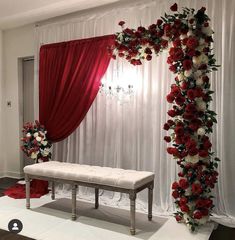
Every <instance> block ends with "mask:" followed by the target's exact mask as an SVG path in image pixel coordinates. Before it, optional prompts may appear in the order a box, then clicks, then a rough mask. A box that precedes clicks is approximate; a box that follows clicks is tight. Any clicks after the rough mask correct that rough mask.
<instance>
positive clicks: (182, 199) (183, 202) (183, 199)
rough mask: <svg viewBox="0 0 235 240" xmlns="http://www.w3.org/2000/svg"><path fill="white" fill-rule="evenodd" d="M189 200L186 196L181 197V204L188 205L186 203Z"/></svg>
mask: <svg viewBox="0 0 235 240" xmlns="http://www.w3.org/2000/svg"><path fill="white" fill-rule="evenodd" d="M187 202H188V199H187V198H186V197H181V198H180V202H179V205H180V206H181V205H186V203H187Z"/></svg>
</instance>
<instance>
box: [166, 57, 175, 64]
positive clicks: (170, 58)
mask: <svg viewBox="0 0 235 240" xmlns="http://www.w3.org/2000/svg"><path fill="white" fill-rule="evenodd" d="M166 62H167V63H168V64H172V63H173V62H174V60H173V59H172V57H168V58H167V61H166Z"/></svg>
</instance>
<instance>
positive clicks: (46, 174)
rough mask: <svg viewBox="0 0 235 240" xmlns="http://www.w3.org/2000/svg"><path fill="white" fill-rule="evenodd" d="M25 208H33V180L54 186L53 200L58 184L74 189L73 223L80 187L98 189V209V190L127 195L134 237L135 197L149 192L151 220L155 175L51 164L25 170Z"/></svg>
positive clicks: (96, 206) (143, 172)
mask: <svg viewBox="0 0 235 240" xmlns="http://www.w3.org/2000/svg"><path fill="white" fill-rule="evenodd" d="M24 173H25V180H26V208H28V209H29V208H30V179H43V180H48V181H51V182H52V199H55V185H54V183H55V182H63V183H69V184H71V185H72V220H76V218H77V216H76V191H77V186H87V187H92V188H95V208H98V206H99V189H104V190H109V191H116V192H123V193H128V194H129V198H130V218H131V227H130V232H131V234H132V235H134V234H135V200H136V194H137V193H138V192H140V191H141V190H143V189H145V188H148V219H149V220H150V221H151V220H152V202H153V186H154V174H153V173H152V172H145V171H135V170H124V169H120V168H109V167H99V166H90V165H80V164H73V163H63V162H57V161H50V162H44V163H38V164H33V165H29V166H26V167H25V168H24Z"/></svg>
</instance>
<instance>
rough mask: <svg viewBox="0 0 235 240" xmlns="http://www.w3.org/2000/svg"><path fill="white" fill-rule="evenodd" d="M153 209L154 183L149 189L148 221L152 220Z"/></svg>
mask: <svg viewBox="0 0 235 240" xmlns="http://www.w3.org/2000/svg"><path fill="white" fill-rule="evenodd" d="M152 208H153V183H152V184H151V185H150V186H149V187H148V219H149V221H151V220H152V217H153V216H152Z"/></svg>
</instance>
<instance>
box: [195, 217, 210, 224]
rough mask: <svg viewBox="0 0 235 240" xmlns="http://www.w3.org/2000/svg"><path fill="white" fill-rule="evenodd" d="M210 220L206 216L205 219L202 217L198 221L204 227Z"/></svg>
mask: <svg viewBox="0 0 235 240" xmlns="http://www.w3.org/2000/svg"><path fill="white" fill-rule="evenodd" d="M208 220H209V217H208V216H205V217H202V218H201V219H197V222H198V223H199V224H200V225H204V224H205V223H206V222H207V221H208Z"/></svg>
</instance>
